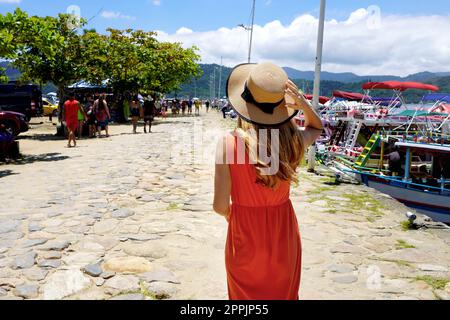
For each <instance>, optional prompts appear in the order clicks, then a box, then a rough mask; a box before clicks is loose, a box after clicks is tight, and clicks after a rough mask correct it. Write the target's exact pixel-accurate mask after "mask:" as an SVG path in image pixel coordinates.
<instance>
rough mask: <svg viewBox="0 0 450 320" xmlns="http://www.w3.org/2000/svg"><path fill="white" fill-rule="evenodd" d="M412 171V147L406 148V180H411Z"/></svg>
mask: <svg viewBox="0 0 450 320" xmlns="http://www.w3.org/2000/svg"><path fill="white" fill-rule="evenodd" d="M410 171H411V148H408V149H406V163H405V179H404V180H405V181H408V180H409V177H410Z"/></svg>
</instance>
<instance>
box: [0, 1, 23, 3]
mask: <svg viewBox="0 0 450 320" xmlns="http://www.w3.org/2000/svg"><path fill="white" fill-rule="evenodd" d="M21 2H22V0H0V3H21Z"/></svg>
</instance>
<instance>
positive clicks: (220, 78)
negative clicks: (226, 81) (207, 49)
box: [219, 57, 223, 99]
mask: <svg viewBox="0 0 450 320" xmlns="http://www.w3.org/2000/svg"><path fill="white" fill-rule="evenodd" d="M222 65H223V57H220V70H219V99H221V98H222V96H221V94H222V92H221V89H222Z"/></svg>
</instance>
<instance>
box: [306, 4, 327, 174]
mask: <svg viewBox="0 0 450 320" xmlns="http://www.w3.org/2000/svg"><path fill="white" fill-rule="evenodd" d="M325 8H326V0H320V18H319V32H318V35H317V54H316V71H315V76H314V94H313V108H314V109H315V110H318V109H319V98H320V75H321V72H322V53H323V34H324V30H325ZM315 165H316V145H315V144H314V145H312V146H311V147H310V148H309V151H308V171H309V172H314V171H315Z"/></svg>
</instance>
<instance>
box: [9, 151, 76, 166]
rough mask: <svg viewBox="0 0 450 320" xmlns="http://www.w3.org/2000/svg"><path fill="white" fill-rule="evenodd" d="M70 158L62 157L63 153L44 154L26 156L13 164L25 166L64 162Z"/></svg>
mask: <svg viewBox="0 0 450 320" xmlns="http://www.w3.org/2000/svg"><path fill="white" fill-rule="evenodd" d="M69 158H70V157H68V156H62V155H61V153H44V154H39V155H28V156H27V155H25V156H24V157H23V158H22V159H19V160H16V161H15V162H14V163H12V164H16V165H24V164H31V163H35V162H56V161H63V160H67V159H69Z"/></svg>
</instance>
